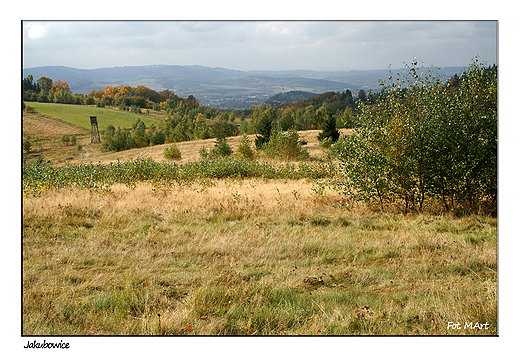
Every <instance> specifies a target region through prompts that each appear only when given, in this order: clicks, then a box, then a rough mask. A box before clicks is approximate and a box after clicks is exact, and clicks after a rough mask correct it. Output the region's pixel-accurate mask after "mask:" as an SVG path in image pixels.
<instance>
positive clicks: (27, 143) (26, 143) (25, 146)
mask: <svg viewBox="0 0 520 357" xmlns="http://www.w3.org/2000/svg"><path fill="white" fill-rule="evenodd" d="M31 147H32V144H31V142H30V141H29V140H24V141H23V150H24V151H25V152H29V151H31Z"/></svg>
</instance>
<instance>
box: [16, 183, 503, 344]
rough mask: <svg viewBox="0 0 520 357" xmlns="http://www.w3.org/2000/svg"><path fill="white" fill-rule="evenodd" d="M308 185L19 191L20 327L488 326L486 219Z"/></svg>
mask: <svg viewBox="0 0 520 357" xmlns="http://www.w3.org/2000/svg"><path fill="white" fill-rule="evenodd" d="M314 185H315V183H311V182H307V181H282V180H270V181H266V180H240V181H238V180H237V181H233V180H218V181H209V180H207V181H201V182H199V183H198V184H194V185H192V186H175V187H173V188H172V189H168V190H157V189H154V187H152V186H149V185H146V184H140V185H138V186H137V187H136V188H135V189H130V188H128V187H126V186H122V185H121V186H114V187H113V188H112V192H111V193H105V194H98V193H94V192H90V191H88V190H82V191H79V190H69V189H68V190H60V191H49V192H44V193H42V195H41V196H40V197H25V198H24V202H23V333H24V334H29V335H32V334H35V335H40V334H43V335H47V334H51V335H52V334H58V335H62V334H67V335H68V334H72V335H75V334H80V335H86V334H101V335H110V334H132V335H141V334H144V335H162V334H175V335H180V334H202V335H220V334H224V335H229V334H234V335H249V334H250V335H259V334H274V335H286V334H291V335H292V334H312V335H318V334H329V335H330V334H332V335H356V334H376V335H386V334H390V335H408V334H420V335H445V334H476V335H484V334H491V335H493V334H497V286H496V283H497V255H496V247H497V231H496V219H494V218H488V217H479V216H470V217H465V218H452V217H446V216H431V215H414V216H406V215H399V214H381V213H373V212H371V211H370V210H369V209H367V208H366V207H362V206H357V207H354V208H351V209H350V210H346V209H344V208H336V207H338V205H337V201H338V200H339V199H340V197H337V194H335V193H334V192H332V191H327V190H325V191H323V190H317V189H316V188H315V187H314ZM448 322H461V323H462V325H463V326H464V323H465V322H468V323H469V322H472V323H475V322H479V323H482V324H484V323H488V326H489V328H488V329H485V328H483V329H469V328H466V329H461V330H452V329H448Z"/></svg>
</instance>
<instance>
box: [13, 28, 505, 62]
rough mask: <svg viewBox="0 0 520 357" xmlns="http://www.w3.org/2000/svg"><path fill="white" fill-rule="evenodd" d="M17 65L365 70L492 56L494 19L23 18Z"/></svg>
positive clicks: (494, 52)
mask: <svg viewBox="0 0 520 357" xmlns="http://www.w3.org/2000/svg"><path fill="white" fill-rule="evenodd" d="M22 28H23V39H22V46H23V49H22V56H23V57H22V61H23V68H30V67H39V66H55V65H60V66H68V67H74V68H81V69H92V68H102V67H118V66H141V65H203V66H209V67H223V68H228V69H235V70H242V71H248V70H318V71H321V70H329V71H334V70H369V69H387V68H388V66H389V65H391V66H392V68H401V67H403V62H405V63H407V64H410V63H411V62H412V60H413V58H414V57H416V58H417V61H418V62H419V64H422V65H424V66H431V65H433V66H436V67H448V66H468V65H469V64H470V63H471V61H472V59H473V58H474V57H475V56H477V55H478V56H479V60H480V61H487V62H488V63H489V64H493V63H497V22H496V21H470V20H466V21H23V25H22Z"/></svg>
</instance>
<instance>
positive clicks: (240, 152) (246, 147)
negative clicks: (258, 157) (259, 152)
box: [237, 134, 255, 160]
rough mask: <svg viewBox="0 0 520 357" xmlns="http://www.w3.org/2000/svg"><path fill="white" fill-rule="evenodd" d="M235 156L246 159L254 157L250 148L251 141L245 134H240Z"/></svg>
mask: <svg viewBox="0 0 520 357" xmlns="http://www.w3.org/2000/svg"><path fill="white" fill-rule="evenodd" d="M237 157H239V158H242V159H247V160H251V159H253V158H254V157H255V152H254V151H253V149H252V148H251V141H250V140H249V138H248V136H247V134H242V138H241V139H240V144H239V145H238V148H237Z"/></svg>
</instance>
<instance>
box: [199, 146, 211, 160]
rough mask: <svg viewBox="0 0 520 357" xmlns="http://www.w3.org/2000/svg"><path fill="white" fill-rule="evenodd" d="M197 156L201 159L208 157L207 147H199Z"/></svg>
mask: <svg viewBox="0 0 520 357" xmlns="http://www.w3.org/2000/svg"><path fill="white" fill-rule="evenodd" d="M199 156H200V157H201V159H207V158H208V157H209V152H208V149H206V147H205V146H203V147H201V148H200V150H199Z"/></svg>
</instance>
